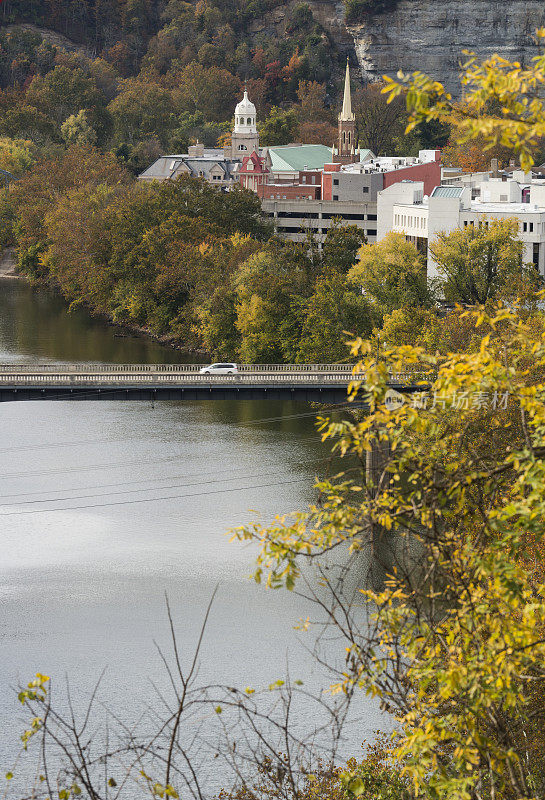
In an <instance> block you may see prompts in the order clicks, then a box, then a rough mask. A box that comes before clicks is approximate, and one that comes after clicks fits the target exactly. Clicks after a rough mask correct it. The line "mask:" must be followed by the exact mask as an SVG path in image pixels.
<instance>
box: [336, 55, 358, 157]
mask: <svg viewBox="0 0 545 800" xmlns="http://www.w3.org/2000/svg"><path fill="white" fill-rule="evenodd" d="M333 161H334V162H335V163H337V164H339V163H340V164H353V163H354V162H356V161H359V152H358V151H357V150H356V117H355V116H354V114H353V113H352V96H351V94H350V66H349V64H348V58H347V59H346V74H345V76H344V96H343V107H342V111H341V113H340V114H339V143H338V146H337V149H336V152H335V153H334V155H333Z"/></svg>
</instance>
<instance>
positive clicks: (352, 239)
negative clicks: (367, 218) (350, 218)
mask: <svg viewBox="0 0 545 800" xmlns="http://www.w3.org/2000/svg"><path fill="white" fill-rule="evenodd" d="M365 242H366V239H365V236H364V234H363V231H362V230H361V228H358V227H356V225H343V224H342V222H341V221H338V222H337V221H334V224H333V225H332V226H331V227H330V228H328V231H327V234H326V237H325V240H324V245H323V251H322V268H323V270H324V271H325V272H327V271H333V272H340V273H342V274H343V275H346V273H347V272H348V271H349V270H350V269H351V268H352V267H353V266H354V264H355V263H356V259H357V256H358V252H359V250H360V248H361V247H362V245H363V244H365Z"/></svg>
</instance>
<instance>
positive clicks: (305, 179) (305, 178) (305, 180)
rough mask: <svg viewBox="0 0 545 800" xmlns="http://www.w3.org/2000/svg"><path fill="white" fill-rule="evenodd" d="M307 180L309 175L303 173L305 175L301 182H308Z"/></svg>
mask: <svg viewBox="0 0 545 800" xmlns="http://www.w3.org/2000/svg"><path fill="white" fill-rule="evenodd" d="M306 182H307V176H306V175H303V177H302V178H301V183H306Z"/></svg>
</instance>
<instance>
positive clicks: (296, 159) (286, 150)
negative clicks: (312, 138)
mask: <svg viewBox="0 0 545 800" xmlns="http://www.w3.org/2000/svg"><path fill="white" fill-rule="evenodd" d="M332 152H333V151H332V150H331V148H330V147H326V146H325V145H324V144H297V145H293V146H291V147H290V146H289V145H283V146H282V147H269V153H270V154H271V161H272V169H273V172H299V170H302V169H323V167H324V164H329V163H331V158H332Z"/></svg>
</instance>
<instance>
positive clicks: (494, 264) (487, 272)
mask: <svg viewBox="0 0 545 800" xmlns="http://www.w3.org/2000/svg"><path fill="white" fill-rule="evenodd" d="M523 247H524V246H523V243H522V241H521V240H520V239H519V238H518V221H517V220H516V219H497V220H491V221H490V222H485V223H484V224H483V225H482V226H480V227H476V226H473V225H468V226H467V227H466V228H464V229H463V230H454V231H452V232H451V233H438V234H437V236H436V238H435V239H434V241H433V243H432V244H431V245H430V251H431V254H432V256H433V258H434V260H435V262H436V264H437V270H438V272H439V275H440V276H441V277H442V279H443V291H444V293H445V297H446V298H447V300H453V301H455V302H458V303H467V304H469V305H475V304H480V303H486V301H487V300H490V299H493V298H495V297H497V296H498V295H500V294H504V295H506V294H508V295H513V294H514V293H516V292H517V290H519V289H520V288H521V284H522V283H523V282H526V281H527V282H529V283H531V284H533V285H534V286H535V288H537V282H538V279H539V276H538V275H537V273H536V271H535V269H534V268H533V267H528V266H527V265H524V264H523Z"/></svg>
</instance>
